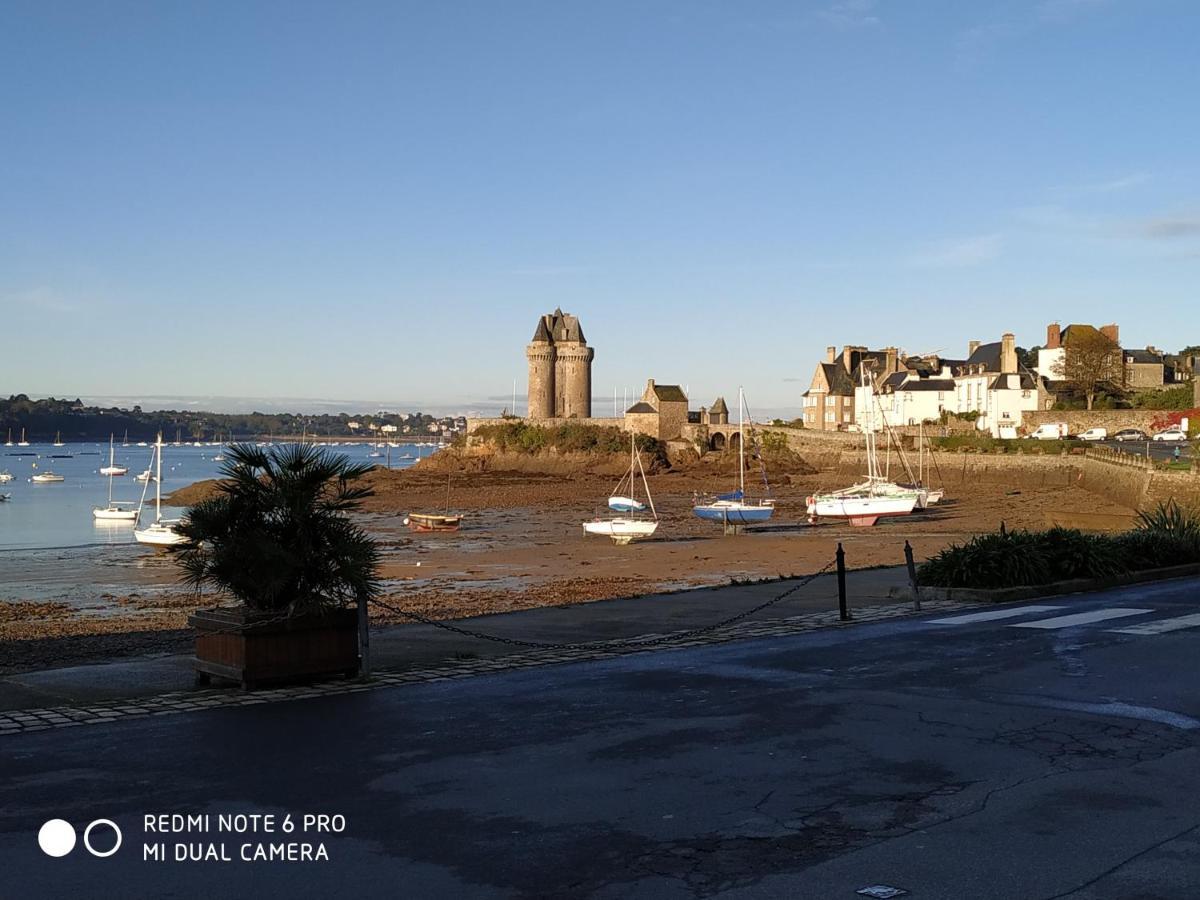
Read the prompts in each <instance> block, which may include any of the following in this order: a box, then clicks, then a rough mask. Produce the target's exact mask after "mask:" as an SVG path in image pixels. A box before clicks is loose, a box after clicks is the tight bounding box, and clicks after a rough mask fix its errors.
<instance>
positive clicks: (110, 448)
mask: <svg viewBox="0 0 1200 900" xmlns="http://www.w3.org/2000/svg"><path fill="white" fill-rule="evenodd" d="M112 480H113V436H112V435H111V434H110V435H109V436H108V505H109V506H112Z"/></svg>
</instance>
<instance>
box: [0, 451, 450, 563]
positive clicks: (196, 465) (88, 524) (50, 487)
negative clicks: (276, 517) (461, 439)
mask: <svg viewBox="0 0 1200 900" xmlns="http://www.w3.org/2000/svg"><path fill="white" fill-rule="evenodd" d="M329 449H330V450H332V451H335V452H339V453H344V454H346V455H347V456H349V457H350V458H351V459H353V460H355V461H356V462H357V461H361V462H370V463H378V464H381V465H382V464H384V463H386V461H387V459H386V453H387V450H386V449H385V450H383V451H381V452H382V453H384V454H385V456H384V457H382V458H371V457H369V456H368V454H369V453H371V452H372V451H371V448H370V447H368V446H366V445H362V444H356V445H349V444H345V445H340V446H336V447H332V446H331V447H330V448H329ZM435 450H436V448H434V447H431V446H418V445H415V444H403V445H401V446H400V447H398V448H396V447H394V448H392V451H391V458H392V468H396V469H399V468H405V467H407V466H410V465H413V464H414V463H415V462H416V461H417V458H419V457H420V456H429V455H430V454H431V453H433V452H435ZM152 451H153V448H152V447H136V446H129V447H121V446H118V447H117V448H116V461H117V463H118V464H119V465H122V466H128V467H129V474H128V475H124V476H121V477H116V478H113V499H114V500H117V501H120V502H122V503H137V502H138V500H139V499H140V498H141V497H142V489H143V487H144V485H143V484H142V483H141V482H140V481H137V480H136V479H135V477H134V476H136V475H137V474H138V473H139V472H142V471H144V470H145V469H147V468H149V467H150V459H151V452H152ZM220 451H221V448H219V447H207V446H205V447H194V446H183V447H175V446H172V445H169V444H168V445H167V446H165V447H163V469H162V471H163V480H162V492H163V494H164V495H166V494H168V493H170V492H171V491H174V490H178V489H179V488H181V487H186V486H187V485H189V484H193V483H195V482H197V481H203V480H204V479H206V478H215V477H216V476H217V474H218V473H219V470H220V467H221V463H220V462H218V461H216V460H214V459H213V457H214V456H216V455H217V454H218V453H219V452H220ZM26 453H28V454H33V455H31V456H24V455H16V454H26ZM60 455H62V456H66V455H69V458H53V457H55V456H60ZM404 456H411V457H414V458H413V459H403V458H402V457H404ZM107 465H108V444H67V445H66V446H65V447H52V446H50V445H49V444H33V445H31V446H29V447H15V446H14V447H4V446H0V472H4V471H7V472H11V473H12V474H13V475H14V476H15V477H14V479H13V480H12V481H10V482H8V483H7V484H0V494H11V495H12V497H11V499H9V500H8V501H7V502H2V503H0V552H2V551H6V550H33V549H47V548H72V547H86V546H97V545H104V544H132V543H134V539H133V524H132V523H129V522H122V523H107V522H97V521H96V520H95V519H93V518H92V508H93V507H95V506H104V505H106V504H107V503H108V478H107V477H106V476H104V475H101V474H100V468H101V467H102V466H107ZM47 471H50V472H55V473H56V474H58V475H62V476H63V477H64V478H65V479H66V480H65V481H63V482H57V483H53V484H34V483H33V482H32V481H30V478H31V477H32V476H33V475H36V474H38V473H39V472H47ZM179 512H180V510H178V509H177V508H175V507H168V508H165V509H164V511H163V515H164V516H169V517H171V518H176V517H177V516H178V515H179ZM153 520H154V485H153V484H150V485H149V487H148V489H147V490H146V509H144V510H143V512H142V522H143V523H147V522H151V521H153ZM0 563H2V558H0Z"/></svg>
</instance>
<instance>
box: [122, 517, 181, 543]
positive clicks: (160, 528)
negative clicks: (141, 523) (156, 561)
mask: <svg viewBox="0 0 1200 900" xmlns="http://www.w3.org/2000/svg"><path fill="white" fill-rule="evenodd" d="M133 537H134V539H135V540H136V541H137V542H138V543H139V544H149V545H150V546H152V547H176V546H178V545H180V544H183V543H186V541H187V538H185V537H184V536H183V535H182V534H180V533H179V532H178V531H176V530H175V529H174V528H172V527H171V526H170V525H167V524H165V523H163V522H155V523H154V524H153V525H150V526H149V527H147V528H135V529H134V531H133Z"/></svg>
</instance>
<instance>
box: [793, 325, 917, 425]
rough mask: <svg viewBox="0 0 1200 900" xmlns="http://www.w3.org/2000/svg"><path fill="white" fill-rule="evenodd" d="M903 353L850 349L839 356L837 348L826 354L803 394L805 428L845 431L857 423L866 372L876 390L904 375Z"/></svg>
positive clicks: (846, 347) (849, 346) (851, 347)
mask: <svg viewBox="0 0 1200 900" xmlns="http://www.w3.org/2000/svg"><path fill="white" fill-rule="evenodd" d="M903 368H904V366H903V364H902V363H901V360H900V353H899V351H897V350H896V348H895V347H887V348H885V349H883V350H868V349H867V348H866V347H857V346H853V345H847V346H845V347H843V348H842V353H841V355H840V356H839V355H838V353H837V348H836V347H829V348H828V349H826V351H825V361H824V362H822V363H818V364H817V369H816V371H815V372H814V373H813V378H812V383H811V384H810V385H809V388H808V390H807V391H805V393H804V397H803V403H804V427H805V428H815V429H817V430H819V431H843V430H845V429H846V427H847V426H849V425H851V424H854V423H855V415H856V413H855V406H856V397H857V395H858V392H859V389H860V387H861V383H862V375H863V371H864V370H865V371H866V374H867V378H868V379H870V380H871V381H872V382H873V383H874V386H875V388H876V389H878V388H879V387H880V385H882V383H883V380H884V379H885V378H887V376H888V375H891V374H893V373H894V372H899V371H903Z"/></svg>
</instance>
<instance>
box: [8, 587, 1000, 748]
mask: <svg viewBox="0 0 1200 900" xmlns="http://www.w3.org/2000/svg"><path fill="white" fill-rule="evenodd" d="M978 605H979V604H970V603H960V602H956V601H948V600H932V601H926V602H924V603H923V604H922V609H921V611H920V612H919V613H918V612H915V611H914V610H913V608H912V606H911V604H908V603H904V604H887V605H880V606H864V607H858V608H856V609H855V610H854V613H853V615H854V618H853V619H852V620H851V621H850V622H848V623H845V624H846V625H855V624H862V623H869V622H879V621H883V620H887V619H894V618H899V617H902V616H913V615H922V614H925V613H932V612H941V611H944V610H956V609H967V608H970V607H972V606H978ZM842 624H843V623H841V622H839V621H838V613H837V610H827V611H822V612H815V613H805V614H803V615H798V616H789V617H787V618H781V619H769V620H761V621H749V622H739V623H737V624H736V625H731V626H729V627H727V628H723V629H718V630H715V631H710V632H705V633H703V634H696V633H695V632H693V631H682V632H676V633H675V634H677V635H678V638H677V639H672V638H671V633H665V634H645V635H639V636H638V637H637V638H633V639H629V640H619V641H610V642H606V643H602V644H597V645H595V646H594V647H589V648H587V649H546V650H532V651H528V652H522V653H514V654H511V655H508V656H502V657H497V658H494V659H454V660H448V661H446V662H444V663H441V664H439V665H436V666H431V667H428V668H424V669H414V670H406V671H403V672H400V671H390V670H376V671H375V672H373V673H372V674H371V677H370V678H369V679H356V680H347V681H330V682H324V683H320V684H313V685H305V686H300V687H285V688H276V689H273V690H263V691H256V692H251V693H247V692H242V691H237V690H229V689H209V690H196V691H176V692H173V693H169V694H160V695H158V696H156V697H141V698H138V699H137V700H136V701H130V700H114V701H109V702H106V703H96V704H90V705H88V706H53V707H47V708H35V709H22V710H12V711H9V712H4V713H0V738H3V737H4V736H5V735H10V734H22V733H26V732H30V731H45V730H48V729H53V728H72V727H76V726H79V725H95V724H101V723H108V722H114V721H118V720H123V719H131V718H141V717H145V716H169V715H173V714H175V713H181V712H193V711H195V710H202V709H212V708H214V707H233V706H253V705H256V704H261V703H276V702H281V701H286V700H304V699H308V698H311V697H325V696H329V695H332V694H353V693H358V692H361V691H372V690H379V689H382V688H388V687H396V686H398V685H405V684H420V683H424V682H428V681H447V680H449V679H457V678H470V677H472V676H475V675H491V674H495V673H497V672H506V671H510V670H514V669H527V668H532V667H537V666H551V665H557V664H560V663H570V662H582V661H586V660H598V659H612V658H613V657H617V656H626V655H629V654H633V653H648V652H651V651H659V650H673V649H679V648H683V647H699V646H703V645H708V644H722V643H727V642H729V641H737V640H744V639H747V638H760V637H775V636H782V635H789V634H798V633H801V632H805V631H814V630H816V629H820V628H828V627H831V626H842ZM651 641H653V643H651ZM637 642H646V643H645V646H638V643H637Z"/></svg>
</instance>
